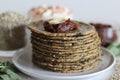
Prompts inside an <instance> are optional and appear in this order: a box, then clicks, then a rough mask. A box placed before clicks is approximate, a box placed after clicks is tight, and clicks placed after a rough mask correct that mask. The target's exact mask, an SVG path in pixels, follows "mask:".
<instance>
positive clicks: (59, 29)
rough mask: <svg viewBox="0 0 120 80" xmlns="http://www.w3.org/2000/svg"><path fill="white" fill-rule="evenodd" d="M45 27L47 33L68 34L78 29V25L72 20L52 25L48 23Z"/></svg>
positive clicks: (45, 23)
mask: <svg viewBox="0 0 120 80" xmlns="http://www.w3.org/2000/svg"><path fill="white" fill-rule="evenodd" d="M43 25H44V28H45V30H46V31H48V32H52V33H67V32H71V31H75V30H77V29H78V27H77V25H76V23H75V22H73V21H71V20H70V19H68V20H66V21H64V22H62V23H57V24H51V23H49V21H46V22H44V23H43Z"/></svg>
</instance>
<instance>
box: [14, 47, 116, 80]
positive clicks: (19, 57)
mask: <svg viewBox="0 0 120 80" xmlns="http://www.w3.org/2000/svg"><path fill="white" fill-rule="evenodd" d="M102 52H103V56H102V61H101V62H100V63H99V65H97V66H96V67H95V68H93V69H92V70H89V71H86V72H78V73H58V72H52V71H48V70H44V69H41V68H39V67H37V66H35V65H34V64H33V63H32V49H31V47H27V48H26V49H25V50H23V52H22V53H21V52H18V53H17V54H15V55H14V56H13V63H14V64H15V66H16V67H17V68H18V69H19V70H21V71H22V72H23V73H25V74H27V75H30V76H32V77H36V78H39V79H43V80H80V79H82V80H83V79H88V78H92V77H95V76H97V75H100V74H106V72H108V71H110V70H111V69H113V67H114V65H115V62H116V60H115V57H114V56H113V55H112V54H111V53H110V52H109V51H107V50H106V49H104V48H102Z"/></svg>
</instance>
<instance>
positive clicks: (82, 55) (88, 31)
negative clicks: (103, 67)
mask: <svg viewBox="0 0 120 80" xmlns="http://www.w3.org/2000/svg"><path fill="white" fill-rule="evenodd" d="M78 23H79V25H80V29H79V31H76V32H71V33H51V32H47V31H45V30H44V26H43V25H42V22H41V21H39V22H33V23H32V24H30V25H29V29H30V30H31V32H32V33H31V43H32V48H33V56H32V61H33V63H34V64H36V65H37V66H39V67H41V68H44V69H48V70H52V71H56V72H80V71H86V70H90V69H92V68H93V67H95V66H96V65H97V64H98V63H99V60H100V58H101V49H100V43H101V40H100V38H99V37H98V34H97V32H96V30H95V28H94V26H91V25H89V24H85V23H82V22H78Z"/></svg>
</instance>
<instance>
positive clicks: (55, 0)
mask: <svg viewBox="0 0 120 80" xmlns="http://www.w3.org/2000/svg"><path fill="white" fill-rule="evenodd" d="M43 4H46V5H60V6H64V7H68V8H69V9H70V10H71V11H72V12H73V15H74V19H78V20H85V21H89V20H94V19H106V20H114V21H118V22H120V0H12V1H11V0H0V6H1V7H0V12H4V11H8V10H14V11H17V12H20V13H27V11H28V10H29V9H30V8H31V7H34V6H39V5H43Z"/></svg>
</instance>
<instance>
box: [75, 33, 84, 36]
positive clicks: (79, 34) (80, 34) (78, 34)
mask: <svg viewBox="0 0 120 80" xmlns="http://www.w3.org/2000/svg"><path fill="white" fill-rule="evenodd" d="M79 36H84V35H83V34H82V33H77V34H76V37H79Z"/></svg>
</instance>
